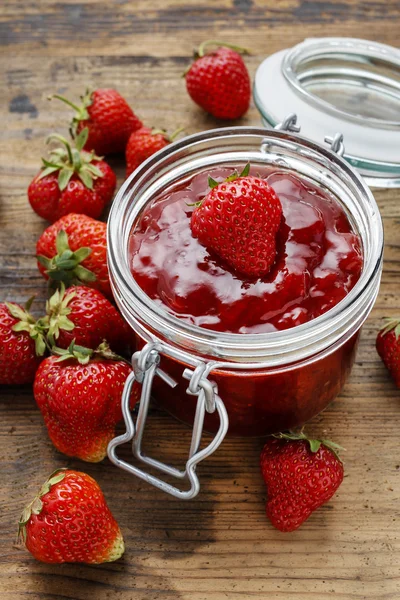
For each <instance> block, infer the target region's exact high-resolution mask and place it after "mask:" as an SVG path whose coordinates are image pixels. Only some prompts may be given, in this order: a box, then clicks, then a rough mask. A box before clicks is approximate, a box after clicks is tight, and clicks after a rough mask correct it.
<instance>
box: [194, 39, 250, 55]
mask: <svg viewBox="0 0 400 600" xmlns="http://www.w3.org/2000/svg"><path fill="white" fill-rule="evenodd" d="M211 45H212V46H219V47H220V48H221V47H223V48H231V50H235V51H236V52H238V53H239V54H250V51H249V50H247V48H242V46H236V44H229V43H227V42H220V41H218V40H206V41H205V42H203V43H202V44H200V46H199V49H198V51H197V55H198V56H199V58H201V57H202V56H204V54H205V49H206V48H207V46H211Z"/></svg>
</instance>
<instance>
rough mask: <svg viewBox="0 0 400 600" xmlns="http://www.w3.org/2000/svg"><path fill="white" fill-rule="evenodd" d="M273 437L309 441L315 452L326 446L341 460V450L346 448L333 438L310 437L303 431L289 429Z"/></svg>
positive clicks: (312, 450) (293, 440)
mask: <svg viewBox="0 0 400 600" xmlns="http://www.w3.org/2000/svg"><path fill="white" fill-rule="evenodd" d="M273 437H275V438H277V439H279V440H287V441H292V442H295V441H305V442H308V444H309V446H310V450H311V452H312V453H313V454H315V453H316V452H318V450H319V449H320V447H321V446H325V447H326V448H328V449H329V450H331V451H332V452H333V453H334V454H335V456H336V457H337V458H338V459H339V460H341V458H340V456H339V452H340V451H342V450H344V448H343V447H342V446H339V444H336V443H335V442H332V441H331V440H326V439H321V440H318V439H312V438H309V437H308V436H307V435H306V434H305V433H304V432H303V431H299V432H292V431H289V432H288V433H276V434H274V436H273Z"/></svg>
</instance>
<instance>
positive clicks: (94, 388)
mask: <svg viewBox="0 0 400 600" xmlns="http://www.w3.org/2000/svg"><path fill="white" fill-rule="evenodd" d="M58 352H59V353H60V354H62V356H61V358H62V359H63V360H62V361H60V357H59V356H50V357H49V358H46V359H45V360H44V361H43V362H42V364H41V365H40V367H39V369H38V371H37V373H36V377H35V383H34V387H33V392H34V396H35V400H36V402H37V405H38V407H39V408H40V410H41V412H42V415H43V418H44V422H45V424H46V426H47V430H48V433H49V436H50V439H51V441H52V442H53V444H54V445H55V447H56V448H57V449H58V450H59V451H60V452H63V453H64V454H67V455H68V456H75V457H77V458H80V459H81V460H86V461H88V462H99V461H100V460H103V458H104V457H105V456H106V454H107V446H108V444H109V442H110V441H111V440H112V438H113V437H114V435H115V426H116V424H117V423H118V422H119V421H120V420H121V419H122V412H121V397H122V391H123V389H124V385H125V381H126V378H127V377H128V375H129V374H130V373H131V367H130V366H129V365H128V364H127V363H126V362H125V361H124V360H122V359H119V358H116V359H109V358H103V357H102V356H101V354H100V355H97V354H96V353H94V352H93V351H92V352H91V353H90V351H88V350H87V349H82V347H81V346H74V345H73V344H72V345H71V346H70V347H69V349H68V350H65V351H64V352H63V353H62V351H61V350H60V351H58ZM108 352H109V351H108ZM64 359H65V360H64ZM137 399H138V388H137V387H134V391H133V393H132V405H134V404H135V402H136V400H137Z"/></svg>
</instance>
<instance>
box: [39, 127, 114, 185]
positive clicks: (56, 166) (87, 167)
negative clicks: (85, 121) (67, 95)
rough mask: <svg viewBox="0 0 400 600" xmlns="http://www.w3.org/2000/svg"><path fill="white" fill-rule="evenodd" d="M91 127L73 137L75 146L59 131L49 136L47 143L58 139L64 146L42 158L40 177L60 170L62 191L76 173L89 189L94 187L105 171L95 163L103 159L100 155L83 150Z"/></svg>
mask: <svg viewBox="0 0 400 600" xmlns="http://www.w3.org/2000/svg"><path fill="white" fill-rule="evenodd" d="M88 135H89V129H88V128H87V127H85V129H82V131H81V132H80V133H79V134H78V135H77V136H76V137H73V142H74V146H71V144H70V142H69V141H68V140H66V139H65V137H63V136H62V135H59V134H58V133H52V134H51V135H50V136H49V137H48V138H47V143H49V142H52V141H57V142H59V143H61V144H62V145H63V146H64V148H63V147H59V148H53V149H52V150H50V156H49V159H45V158H42V162H43V166H42V171H41V173H40V174H39V176H38V179H42V178H43V177H47V176H48V175H51V174H52V173H56V172H58V180H57V182H58V187H59V189H60V191H61V192H62V191H64V190H65V188H66V187H67V185H68V183H69V181H70V179H71V177H72V176H73V175H74V174H76V175H77V176H78V177H79V179H80V180H81V181H82V183H83V184H84V185H85V187H87V188H88V189H89V190H92V189H93V184H94V181H95V180H96V179H99V178H100V177H104V173H103V172H102V171H100V169H99V168H98V167H97V166H96V165H95V164H93V161H99V160H101V157H100V156H96V154H95V153H94V152H86V151H85V150H83V147H84V145H85V144H86V142H87V139H88Z"/></svg>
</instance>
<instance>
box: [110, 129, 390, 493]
mask: <svg viewBox="0 0 400 600" xmlns="http://www.w3.org/2000/svg"><path fill="white" fill-rule="evenodd" d="M246 162H250V163H251V164H252V166H254V167H257V166H259V167H262V168H263V172H265V170H266V169H267V170H268V169H271V170H280V171H286V172H289V173H294V174H296V175H298V176H299V177H300V178H302V179H305V180H308V181H309V182H310V183H312V184H314V185H317V186H319V187H321V188H323V189H324V191H325V192H326V193H328V194H331V195H333V196H334V197H335V198H336V199H337V201H338V202H339V203H340V204H341V205H342V207H343V208H344V210H345V212H346V213H347V215H348V218H349V220H350V222H351V224H352V226H353V228H354V230H355V231H356V232H357V233H358V235H359V236H360V239H361V243H362V251H363V269H362V273H361V276H360V279H359V280H358V282H357V283H356V284H355V286H354V288H353V289H352V290H351V291H350V292H349V294H348V295H347V296H346V297H345V298H344V299H343V300H341V301H340V302H339V303H338V304H337V305H336V306H334V307H333V308H332V309H330V310H329V311H328V312H326V313H325V314H322V315H321V316H319V317H317V318H316V319H314V320H312V321H310V322H308V323H305V324H302V325H299V326H297V327H294V328H292V329H287V330H284V331H274V332H270V333H259V334H232V333H220V332H216V331H211V330H207V329H203V328H200V327H196V326H194V325H191V324H189V323H187V322H185V321H183V320H180V319H178V318H177V317H175V316H173V315H171V314H170V313H168V312H167V311H165V310H163V308H162V307H161V306H159V305H157V304H156V303H155V302H154V301H153V300H151V299H150V298H149V297H148V296H147V295H146V294H145V293H144V292H143V290H142V289H141V288H140V287H139V286H138V284H137V283H136V282H135V280H134V278H133V276H132V274H131V271H130V265H129V236H130V234H131V231H132V228H133V227H134V225H135V223H136V222H137V220H138V219H139V218H140V216H141V215H142V214H143V211H144V210H145V209H146V207H147V206H148V205H149V203H150V202H151V201H152V200H153V199H154V198H156V197H158V196H159V195H160V194H161V193H165V191H166V190H168V189H169V188H170V187H172V186H174V185H176V184H177V183H183V182H185V181H187V180H190V179H191V178H192V177H193V176H194V175H196V174H197V173H199V172H202V171H205V170H208V169H211V168H214V167H217V166H218V167H235V166H237V165H238V164H244V163H246ZM382 250H383V231H382V222H381V218H380V214H379V210H378V208H377V205H376V203H375V200H374V198H373V196H372V194H371V192H370V190H369V188H368V187H367V185H366V184H365V183H364V181H363V180H362V178H361V177H360V176H359V175H358V174H357V173H356V171H355V170H354V169H353V168H352V167H351V166H350V165H349V164H348V163H347V162H345V161H344V160H343V159H342V158H341V157H340V156H339V155H338V154H336V153H335V152H333V151H331V150H330V149H328V148H323V147H322V146H320V145H318V144H315V143H313V142H311V141H309V140H306V139H304V138H301V137H300V136H298V135H296V134H293V133H290V132H288V131H282V130H281V131H266V130H264V129H259V128H246V127H234V128H230V129H228V128H224V129H216V130H212V131H206V132H204V133H200V134H196V135H192V136H189V137H187V138H185V139H183V140H181V141H179V142H176V143H174V144H171V145H169V146H167V147H166V148H165V149H163V150H162V151H160V152H158V153H157V154H156V155H154V156H152V157H151V158H150V159H148V160H147V161H146V162H145V163H144V164H143V165H142V166H140V167H139V168H138V169H137V170H136V171H135V172H134V173H133V174H132V175H131V177H130V178H129V179H128V180H127V181H126V182H125V184H124V185H123V186H122V188H121V189H120V191H119V192H118V194H117V196H116V198H115V200H114V203H113V206H112V209H111V212H110V217H109V222H108V260H109V271H110V278H111V284H112V288H113V292H114V295H115V299H116V302H117V304H118V306H119V308H120V310H121V312H122V314H123V316H124V317H125V319H126V320H127V321H128V322H129V324H130V325H131V327H132V328H133V330H134V331H135V333H136V336H137V341H138V348H139V349H142V348H144V350H142V351H141V352H140V351H139V352H138V353H136V355H135V357H134V371H135V376H133V377H132V381H133V379H134V378H135V377H136V380H137V381H139V382H142V383H143V393H142V403H143V407H141V408H140V409H139V418H138V422H137V430H135V426H134V425H133V422H132V418H131V416H130V414H128V413H129V409H128V408H127V400H126V397H125V409H124V418H125V421H126V423H127V430H128V431H127V434H125V437H124V436H120V438H117V440H116V441H114V442H112V443H111V445H110V452H109V455H110V458H111V459H112V460H113V461H114V462H116V464H118V465H119V466H121V467H122V468H126V469H127V470H131V469H130V468H128V467H127V464H126V463H124V464H122V462H123V461H119V459H118V458H117V457H116V454H115V448H116V447H117V446H118V445H119V444H120V443H123V442H125V441H127V440H128V439H129V440H130V439H133V441H134V449H135V448H136V456H137V457H138V458H140V459H141V460H143V459H144V462H147V463H148V464H152V463H153V464H152V466H156V467H157V468H159V469H160V470H161V471H164V472H169V471H168V469H172V467H167V466H166V465H163V466H160V465H161V463H158V461H154V460H153V459H148V458H147V457H143V455H142V453H141V450H140V443H141V437H142V435H143V427H144V422H145V419H146V415H147V406H148V399H149V396H150V392H151V393H152V395H153V396H154V398H155V400H156V401H157V402H158V403H159V405H160V406H162V407H164V408H165V409H166V410H168V411H169V412H170V413H171V414H172V415H174V416H175V417H177V418H178V419H180V420H182V421H184V422H186V423H192V422H193V419H194V420H195V433H194V434H193V436H194V438H193V439H194V441H193V443H192V448H191V453H190V455H191V456H194V457H196V456H197V455H198V454H199V452H197V449H198V447H199V442H200V437H201V429H202V425H203V420H204V424H205V428H206V429H207V430H208V431H210V432H217V433H216V438H215V439H214V442H216V445H218V443H220V441H221V439H222V437H223V435H224V434H225V431H226V430H227V428H228V427H227V420H228V419H229V433H230V434H237V435H265V434H270V433H274V432H277V431H281V430H284V429H288V428H292V427H295V426H298V425H301V424H303V423H304V422H305V421H307V420H309V419H310V418H312V417H313V416H315V415H316V414H317V413H319V412H320V411H321V410H323V409H324V408H325V407H326V406H327V405H328V404H329V403H330V402H331V401H332V400H333V399H334V398H335V396H336V395H337V394H338V393H339V392H340V390H341V388H342V386H343V384H344V382H345V380H346V378H347V376H348V374H349V373H350V370H351V367H352V364H353V361H354V356H355V350H356V347H357V340H358V337H359V333H360V328H361V326H362V324H363V323H364V321H365V319H366V318H367V317H368V315H369V313H370V311H371V308H372V306H373V304H374V301H375V298H376V296H377V293H378V290H379V282H380V276H381V270H382ZM149 357H150V358H151V360H150V361H149V360H148V359H149ZM159 361H160V365H159V366H158V363H159ZM150 370H151V373H150ZM146 374H149V377H148V378H146ZM157 375H159V377H158V376H157ZM188 381H189V384H188ZM131 383H132V382H131ZM151 385H152V390H151V389H150V388H151ZM128 387H129V386H128ZM196 396H197V398H196ZM129 432H130V437H129V435H128V433H129ZM196 436H197V437H196ZM199 436H200V437H199ZM212 443H213V442H212ZM212 443H211V445H212ZM213 449H214V448H213ZM206 450H207V449H206ZM200 459H201V458H200ZM154 463H157V464H154ZM189 467H190V465H189ZM172 470H173V469H172ZM189 470H190V468H189ZM133 472H135V471H133ZM140 473H141V474H139V476H142V478H143V479H147V480H148V481H151V478H152V477H153V476H150V475H147V474H146V476H143V472H142V471H140ZM179 473H180V477H183V476H184V475H185V474H186V475H187V469H186V471H185V472H183V471H180V472H179ZM135 474H138V473H137V472H135ZM170 474H173V475H174V474H175V475H176V473H170ZM149 478H150V479H149ZM153 479H154V478H153ZM157 481H159V480H158V479H157ZM151 483H154V484H155V485H158V487H162V486H161V485H159V484H156V483H155V482H154V481H151ZM163 485H164V487H163V489H165V485H167V484H163ZM174 489H175V488H174ZM167 491H171V490H167ZM192 492H193V490H192ZM171 493H174V492H171ZM175 495H178V494H177V493H175ZM181 497H184V496H181Z"/></svg>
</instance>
